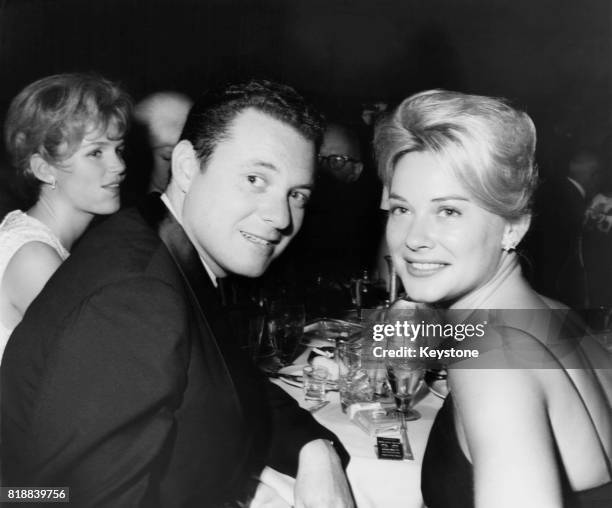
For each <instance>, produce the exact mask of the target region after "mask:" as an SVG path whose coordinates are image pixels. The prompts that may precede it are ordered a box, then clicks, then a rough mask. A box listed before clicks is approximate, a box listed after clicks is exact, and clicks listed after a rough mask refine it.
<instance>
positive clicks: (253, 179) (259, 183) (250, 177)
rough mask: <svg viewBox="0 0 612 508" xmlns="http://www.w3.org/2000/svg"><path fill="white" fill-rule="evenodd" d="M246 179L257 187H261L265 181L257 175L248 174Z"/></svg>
mask: <svg viewBox="0 0 612 508" xmlns="http://www.w3.org/2000/svg"><path fill="white" fill-rule="evenodd" d="M247 181H248V182H249V183H250V184H251V185H253V186H254V187H257V188H261V187H263V186H264V185H265V183H266V181H265V180H264V179H263V178H262V177H261V176H259V175H248V176H247Z"/></svg>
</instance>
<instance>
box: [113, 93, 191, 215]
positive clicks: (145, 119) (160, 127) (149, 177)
mask: <svg viewBox="0 0 612 508" xmlns="http://www.w3.org/2000/svg"><path fill="white" fill-rule="evenodd" d="M192 105H193V101H192V100H191V99H190V98H189V97H188V96H187V95H185V94H182V93H179V92H174V91H161V92H155V93H152V94H150V95H147V96H146V97H145V98H144V99H142V100H141V101H139V102H138V103H137V104H136V105H135V106H134V122H133V125H132V128H131V130H130V134H129V136H128V138H127V140H126V143H127V152H126V155H127V163H128V166H129V167H133V168H135V169H134V171H130V173H129V175H128V177H127V179H126V181H125V184H124V185H123V188H122V193H123V199H122V204H123V205H126V204H132V203H135V202H137V201H139V199H140V198H141V197H142V196H144V195H145V194H147V193H149V192H160V193H161V192H164V190H166V186H167V185H168V180H169V178H170V159H171V156H172V150H173V148H174V146H175V145H176V143H177V142H178V140H179V137H180V135H181V131H182V130H183V125H185V120H186V119H187V114H188V113H189V110H190V109H191V106H192Z"/></svg>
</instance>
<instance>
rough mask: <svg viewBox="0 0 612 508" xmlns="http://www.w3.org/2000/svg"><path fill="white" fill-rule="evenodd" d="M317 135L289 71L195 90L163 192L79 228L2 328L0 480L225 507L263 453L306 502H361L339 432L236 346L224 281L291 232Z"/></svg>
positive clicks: (146, 501)
mask: <svg viewBox="0 0 612 508" xmlns="http://www.w3.org/2000/svg"><path fill="white" fill-rule="evenodd" d="M320 135H321V125H320V120H319V117H318V115H317V114H316V113H314V112H313V111H312V110H311V109H310V108H309V107H308V106H307V105H306V104H305V103H304V101H303V99H302V98H301V97H300V96H299V95H298V94H297V93H296V92H295V91H293V90H292V89H291V88H288V87H285V86H283V85H278V84H274V83H270V82H257V81H253V82H250V83H247V84H244V85H236V86H230V87H227V88H225V89H223V90H220V91H216V92H210V93H207V94H206V95H205V96H204V97H203V98H202V100H200V101H199V102H197V103H196V105H195V106H194V107H193V109H192V110H191V112H190V114H189V117H188V119H187V122H186V124H185V128H184V130H183V134H182V135H181V141H180V142H179V143H178V144H177V146H176V147H175V149H174V151H173V153H172V177H171V182H170V184H169V186H168V188H167V190H166V192H165V193H164V194H163V195H162V196H159V195H152V196H150V197H149V198H148V200H147V201H145V203H144V204H143V205H141V206H140V207H139V208H138V209H126V210H123V211H121V212H119V213H118V214H116V215H115V216H113V217H111V218H110V219H109V220H107V221H105V222H104V223H102V224H100V225H99V226H98V227H97V228H95V229H94V230H92V231H91V232H90V233H89V234H87V235H86V236H85V237H84V238H83V240H82V241H81V242H80V244H79V245H78V247H77V249H76V250H75V251H74V252H73V253H72V255H71V256H70V258H69V260H68V261H67V262H66V263H64V265H62V266H61V267H60V269H59V270H58V271H57V273H56V274H55V275H54V276H53V278H52V279H51V280H50V281H49V283H48V284H47V286H46V287H45V288H44V290H43V291H42V292H41V294H40V295H39V297H38V298H37V299H36V300H35V301H34V302H33V303H32V305H31V306H30V308H29V310H28V312H27V313H26V315H25V316H24V319H23V321H22V323H21V325H20V326H19V327H18V328H17V329H16V330H15V332H14V334H13V335H12V337H11V339H10V340H9V343H8V346H7V348H6V352H5V356H4V360H3V363H2V384H1V389H2V443H3V473H4V485H8V486H23V485H30V486H69V487H70V488H71V502H72V503H73V505H76V506H94V505H95V506H112V507H118V506H143V507H154V506H159V507H164V508H166V507H174V506H181V507H183V506H199V507H209V506H210V507H217V506H224V507H225V506H237V504H236V503H238V502H243V501H244V500H245V499H248V496H249V495H251V494H252V491H253V490H254V489H253V487H252V485H253V481H252V478H253V477H254V476H256V475H257V474H258V473H259V472H260V471H261V470H262V467H263V466H264V465H269V466H271V467H273V468H275V469H277V470H279V471H281V472H283V473H287V474H290V475H294V476H295V475H296V474H297V479H296V486H295V491H294V492H295V496H296V504H298V505H303V506H313V507H315V506H316V507H319V506H320V507H325V506H351V505H352V500H351V496H350V492H349V488H348V485H347V482H346V478H345V476H344V473H343V471H342V464H341V461H340V459H339V456H338V454H337V453H336V450H338V451H339V452H340V454H342V453H343V449H342V447H341V446H340V445H339V443H338V442H337V440H335V437H334V436H333V435H332V434H330V433H329V432H328V431H326V429H324V428H323V427H321V426H319V425H318V424H317V423H316V422H315V421H314V420H313V419H312V417H311V416H310V415H309V414H308V413H307V412H305V411H303V410H301V409H299V407H297V405H296V404H295V402H294V401H293V400H292V399H291V398H290V397H288V396H287V395H286V394H285V393H284V392H283V391H282V390H280V389H279V388H278V387H276V386H275V385H272V384H271V383H269V382H268V381H266V380H262V379H261V378H260V377H259V375H258V373H257V372H256V370H255V369H254V368H253V367H252V366H251V365H250V363H249V362H248V361H247V360H246V359H243V358H242V357H241V354H240V353H239V351H237V350H236V349H235V347H234V343H235V341H233V340H232V337H231V336H230V327H229V326H228V323H227V320H226V319H225V316H224V313H223V309H222V307H221V305H220V301H219V298H218V293H217V291H216V288H215V286H217V284H218V282H219V281H220V280H221V279H222V278H223V277H225V276H226V275H227V274H230V273H234V274H239V275H242V276H248V277H257V276H259V275H261V274H262V273H263V272H264V271H265V270H266V268H267V267H268V265H269V264H270V262H271V261H272V260H273V259H275V258H276V257H277V256H278V255H279V254H280V253H281V252H282V251H283V250H284V249H285V247H286V246H287V244H288V243H289V241H290V240H291V239H292V238H293V236H294V235H295V234H296V232H297V231H298V230H299V228H300V226H301V224H302V219H303V215H304V207H305V205H306V203H307V201H308V199H309V196H310V193H311V188H312V183H313V167H314V160H315V154H316V146H317V143H318V142H319V139H320ZM258 492H261V490H259V491H258Z"/></svg>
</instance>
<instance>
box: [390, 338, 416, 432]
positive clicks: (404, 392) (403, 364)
mask: <svg viewBox="0 0 612 508" xmlns="http://www.w3.org/2000/svg"><path fill="white" fill-rule="evenodd" d="M408 347H411V343H410V340H409V339H408V338H406V337H390V338H389V339H388V340H387V349H388V350H391V349H395V350H400V348H408ZM402 350H404V351H405V349H402ZM385 367H386V369H387V380H388V382H389V388H390V389H391V392H392V393H393V396H394V397H395V404H396V405H397V410H398V411H399V412H400V413H402V414H403V417H404V418H405V420H406V421H412V420H418V419H419V418H420V417H421V414H420V413H419V412H418V411H416V410H414V409H412V407H411V406H412V404H413V400H414V396H415V395H416V394H417V393H418V392H419V390H420V389H421V386H423V382H424V377H425V366H424V365H423V364H422V363H420V362H418V361H415V360H414V359H412V358H409V357H405V356H397V357H389V356H388V357H387V358H386V361H385Z"/></svg>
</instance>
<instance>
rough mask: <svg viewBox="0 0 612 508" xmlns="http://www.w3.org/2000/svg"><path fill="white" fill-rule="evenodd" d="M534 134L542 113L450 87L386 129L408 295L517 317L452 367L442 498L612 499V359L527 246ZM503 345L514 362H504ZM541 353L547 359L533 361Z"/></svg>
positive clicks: (443, 421) (380, 130) (439, 455)
mask: <svg viewBox="0 0 612 508" xmlns="http://www.w3.org/2000/svg"><path fill="white" fill-rule="evenodd" d="M535 145H536V131H535V127H534V124H533V122H532V120H531V118H530V117H529V116H528V115H527V114H526V113H524V112H521V111H518V110H516V109H514V108H512V107H510V106H509V105H508V103H507V102H506V101H504V100H500V99H495V98H490V97H484V96H477V95H467V94H462V93H458V92H448V91H443V90H431V91H427V92H422V93H418V94H416V95H413V96H411V97H409V98H407V99H406V100H404V101H403V102H402V103H401V104H400V105H399V106H398V107H397V109H396V110H395V111H394V112H393V114H391V115H390V116H389V117H387V118H386V119H385V120H384V121H383V122H382V123H381V124H379V125H378V127H377V130H376V134H375V148H376V152H377V157H378V162H379V169H380V171H381V174H382V177H383V179H384V181H385V182H386V185H387V186H388V187H389V220H388V224H387V231H386V235H387V243H388V246H389V250H390V253H391V256H392V259H393V263H394V266H395V269H396V271H397V273H398V275H399V276H400V278H401V280H402V283H403V286H404V288H405V290H406V293H407V296H406V298H407V299H408V300H410V301H412V302H417V303H419V304H424V305H427V306H431V307H436V308H437V309H443V310H445V311H447V310H448V311H456V312H462V313H463V315H469V314H470V313H474V312H476V311H488V310H489V309H505V310H503V311H500V312H503V315H504V316H506V317H507V320H506V321H505V322H504V323H505V325H504V326H501V327H499V328H494V327H489V328H487V334H486V335H485V337H484V338H482V339H480V340H482V341H488V343H487V344H488V346H489V347H490V350H489V352H486V353H485V354H484V355H483V358H482V360H483V361H484V362H487V361H489V362H490V363H484V364H481V365H482V366H484V367H486V368H460V364H456V365H453V364H451V365H450V366H449V373H448V383H449V388H450V395H449V396H448V397H447V398H446V400H445V402H444V405H443V406H442V409H441V410H440V412H439V413H438V415H437V417H436V421H435V422H434V425H433V427H432V430H431V434H430V436H429V441H428V445H427V450H426V452H425V457H424V461H423V470H422V483H421V486H422V492H423V498H424V501H425V504H426V505H427V506H428V507H429V508H449V507H453V508H458V507H473V506H475V507H478V508H489V507H493V506H494V507H511V508H516V507H521V508H526V507H533V508H548V507H568V506H571V507H594V506H612V503H611V501H612V488H611V487H612V484H611V483H610V480H611V474H612V466H611V456H612V409H611V408H612V369H611V368H610V367H611V362H610V357H609V356H606V355H607V352H606V351H605V350H604V349H603V347H601V346H600V344H599V343H598V342H597V341H596V339H595V338H593V337H590V336H589V335H588V334H586V333H583V334H582V335H581V336H578V337H576V334H575V333H574V334H573V335H572V334H571V333H570V332H569V331H568V330H566V328H568V327H569V328H572V327H573V328H572V329H575V328H576V324H575V323H576V321H575V320H574V319H573V318H572V319H570V320H567V321H563V320H562V319H561V316H566V317H567V316H568V315H569V311H567V310H563V306H562V305H561V304H559V303H557V302H554V301H552V300H549V299H546V298H544V297H542V296H541V295H539V294H538V293H536V292H535V291H534V290H533V289H532V288H531V287H530V286H529V284H528V282H527V281H526V280H525V278H524V277H523V274H522V272H521V266H520V264H519V258H518V255H517V248H518V246H519V243H520V241H521V239H522V238H523V236H524V235H525V233H526V231H527V229H528V227H529V223H530V218H531V208H530V203H531V198H532V194H533V191H534V189H535V187H536V184H537V171H536V167H535V163H534V157H535V155H534V154H535ZM521 309H523V310H521ZM525 309H526V310H527V311H528V312H529V313H530V314H525V312H527V311H526V310H525ZM557 309H559V310H557ZM525 315H529V316H532V317H534V319H521V317H522V316H525ZM566 332H567V333H566ZM557 333H558V334H560V336H565V335H568V336H570V335H571V336H572V337H574V338H575V340H573V341H572V342H571V344H570V347H569V348H568V349H565V350H564V353H563V355H556V350H555V349H554V348H551V347H550V345H549V344H550V339H551V336H552V335H554V334H557ZM498 344H499V345H501V346H503V355H502V356H501V357H502V358H503V360H504V361H505V362H507V363H504V362H499V363H496V362H495V361H492V360H491V358H494V359H495V358H498V356H495V354H496V353H495V349H496V346H497V345H498ZM525 345H527V346H528V347H527V349H523V348H524V347H525ZM525 351H528V352H529V354H528V355H527V357H521V353H524V352H525ZM535 354H537V355H538V356H537V358H538V359H539V360H541V362H542V363H537V364H535V363H534V364H533V366H532V367H533V368H527V367H526V366H525V365H527V366H528V365H529V360H530V359H531V360H533V359H534V358H535V356H533V355H535ZM479 361H480V359H479ZM521 361H523V363H521ZM471 365H472V367H478V363H473V364H471ZM537 365H546V366H548V367H550V366H551V365H553V366H554V368H537ZM594 365H597V368H594V367H593V366H594ZM517 366H520V368H517ZM511 367H514V368H511ZM602 367H603V368H602ZM597 503H599V504H597Z"/></svg>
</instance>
